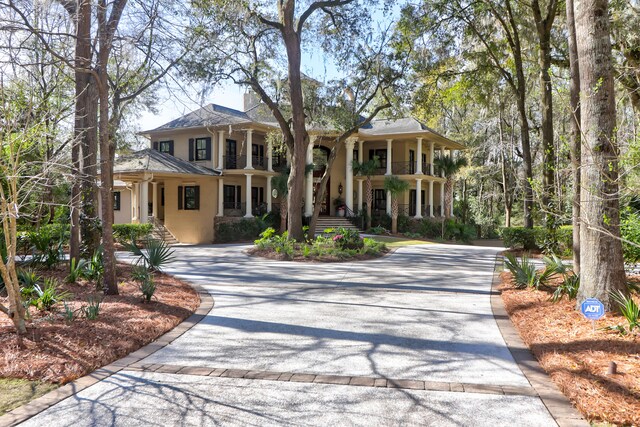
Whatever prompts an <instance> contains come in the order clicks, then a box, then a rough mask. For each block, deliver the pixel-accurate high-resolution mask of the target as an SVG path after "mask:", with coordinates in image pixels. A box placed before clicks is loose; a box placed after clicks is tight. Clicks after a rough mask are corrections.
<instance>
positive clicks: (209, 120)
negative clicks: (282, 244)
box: [114, 95, 465, 243]
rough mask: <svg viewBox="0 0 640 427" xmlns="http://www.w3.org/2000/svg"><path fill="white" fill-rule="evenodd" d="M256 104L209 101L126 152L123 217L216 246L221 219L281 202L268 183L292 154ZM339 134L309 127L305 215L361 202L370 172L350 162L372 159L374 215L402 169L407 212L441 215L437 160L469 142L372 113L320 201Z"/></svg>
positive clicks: (120, 169)
mask: <svg viewBox="0 0 640 427" xmlns="http://www.w3.org/2000/svg"><path fill="white" fill-rule="evenodd" d="M257 107H259V105H256V103H255V100H252V97H251V96H249V95H246V96H245V111H238V110H234V109H230V108H226V107H223V106H220V105H215V104H209V105H207V106H205V107H203V108H200V109H198V110H196V111H193V112H191V113H189V114H187V115H185V116H183V117H180V118H178V119H176V120H173V121H171V122H169V123H167V124H165V125H163V126H160V127H158V128H156V129H153V130H149V131H146V132H144V133H143V134H144V135H145V136H147V137H148V138H149V148H147V149H144V150H141V151H138V152H135V153H133V154H130V155H126V156H120V157H119V158H118V159H117V160H116V163H115V166H114V174H115V175H114V178H115V180H116V181H115V182H114V189H115V194H114V200H115V206H114V208H115V210H116V212H115V221H116V223H128V222H134V223H135V222H147V221H150V220H153V221H157V222H159V223H161V224H164V227H165V228H166V229H167V230H168V231H169V232H170V233H171V234H172V235H173V236H174V237H175V238H176V240H177V241H179V242H181V243H210V242H212V241H213V240H214V227H215V223H216V220H217V218H221V217H253V216H255V215H259V214H262V213H265V212H270V211H272V210H274V209H277V204H276V200H275V199H274V198H273V197H272V196H273V194H272V188H271V180H272V178H273V177H274V176H276V175H278V174H279V173H281V171H282V169H283V168H284V167H286V163H287V156H286V154H284V153H276V150H274V148H273V147H272V145H271V144H270V142H269V140H270V139H271V138H268V137H267V135H268V134H269V133H272V132H278V127H277V125H276V124H275V123H273V121H271V122H270V121H268V116H266V115H265V114H264V111H263V110H262V111H260V109H259V108H257ZM265 119H266V120H265ZM334 138H335V132H334V133H332V132H331V130H312V131H310V139H311V144H310V145H309V151H308V154H307V163H309V164H311V163H313V164H314V165H315V169H314V171H313V173H309V174H308V176H307V178H306V183H305V194H304V199H305V208H304V215H306V216H311V214H312V212H313V204H314V203H322V209H321V213H322V215H335V214H336V208H335V206H334V201H335V199H336V198H340V199H341V200H343V201H344V204H345V205H346V208H347V209H346V211H347V212H358V211H360V210H361V209H363V205H364V201H365V199H366V198H365V196H364V187H365V186H364V180H365V177H362V176H354V174H353V170H352V160H354V159H355V160H358V161H363V160H367V159H370V158H372V157H373V156H378V157H379V159H380V168H379V170H378V171H377V172H376V174H375V176H374V177H373V178H372V183H373V193H374V194H373V206H372V208H373V210H374V212H377V213H381V212H387V213H390V211H391V200H390V197H389V196H388V195H387V193H386V191H384V177H385V176H386V175H396V176H398V177H400V178H401V179H403V180H405V181H407V182H409V183H410V185H411V189H410V190H409V191H408V192H407V193H406V194H405V195H404V196H403V197H402V198H401V199H400V207H401V210H400V213H401V214H404V215H408V216H412V217H415V218H422V217H424V216H428V217H433V216H438V215H441V213H442V212H443V205H444V183H445V179H444V177H443V176H442V175H441V174H440V172H439V171H438V170H437V169H436V168H435V167H434V164H433V160H434V157H435V156H437V155H442V154H443V153H444V152H445V150H448V151H449V153H451V154H453V152H454V151H455V150H462V149H464V148H465V147H464V146H463V145H461V144H459V143H457V142H455V141H452V140H450V139H448V138H446V137H444V136H442V135H440V134H438V133H437V132H434V131H433V130H431V129H429V128H428V127H427V126H425V125H424V124H422V123H420V122H419V121H418V120H415V119H413V118H404V119H397V120H387V119H379V120H374V121H373V122H372V123H371V124H370V125H368V126H366V127H364V128H362V129H360V131H359V132H358V133H357V134H354V135H353V137H352V138H349V139H348V140H347V141H346V143H345V149H343V150H340V151H339V155H338V157H337V158H336V160H335V161H334V164H333V166H332V169H331V171H330V181H329V185H328V191H327V194H326V197H325V198H324V200H320V201H318V200H315V189H316V186H317V183H318V182H319V181H320V177H321V176H322V174H323V173H324V168H325V167H326V161H327V158H328V155H329V152H330V150H331V148H332V146H333V144H334ZM449 153H448V154H449ZM306 201H310V203H306Z"/></svg>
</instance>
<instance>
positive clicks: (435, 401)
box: [28, 245, 555, 426]
mask: <svg viewBox="0 0 640 427" xmlns="http://www.w3.org/2000/svg"><path fill="white" fill-rule="evenodd" d="M246 249H247V246H242V245H222V246H221V245H216V246H196V247H187V246H179V247H176V248H175V255H176V260H175V261H174V262H172V263H171V265H170V266H169V267H168V268H167V269H166V271H167V272H168V273H170V274H175V275H176V276H178V277H180V278H182V279H185V280H187V281H190V282H193V283H197V284H199V285H200V286H202V287H203V288H205V289H206V290H207V291H208V292H209V293H210V294H211V295H212V296H213V298H214V300H215V306H214V308H213V310H212V311H211V312H210V313H209V314H208V315H207V316H206V317H205V318H204V319H203V320H202V321H201V322H200V323H199V324H197V325H196V326H195V327H193V328H192V329H190V330H189V331H188V332H186V333H185V334H184V335H182V336H181V337H180V338H178V339H176V340H175V341H173V342H172V343H171V344H170V345H168V346H166V347H164V348H162V349H160V350H158V351H157V352H155V353H154V354H152V355H151V356H149V357H148V358H147V359H145V360H143V361H142V363H143V364H144V365H145V366H153V367H155V368H156V369H157V368H158V367H163V366H165V367H172V366H173V367H177V368H176V369H175V370H174V371H170V370H166V371H165V372H162V369H160V370H158V371H157V372H139V371H127V370H125V371H121V372H120V373H118V374H116V375H113V376H112V377H110V378H108V379H107V380H104V381H102V382H100V383H98V384H96V385H94V386H92V387H90V388H88V389H86V390H84V391H82V392H81V393H78V394H77V395H75V396H74V397H72V398H69V399H67V400H65V401H63V402H61V403H59V404H57V405H56V406H54V407H52V408H50V409H49V410H47V411H45V412H43V413H41V414H39V415H38V416H37V417H35V418H33V419H31V420H30V421H29V422H28V424H30V425H38V424H41V423H42V422H45V423H46V424H47V425H52V424H53V425H66V424H67V423H68V422H69V421H70V420H75V423H77V424H80V425H83V424H84V425H96V424H98V425H146V424H148V423H149V421H150V420H151V421H153V422H157V423H159V424H162V425H187V424H188V425H211V424H224V425H227V424H230V425H247V424H254V425H263V424H269V425H281V424H293V425H300V424H301V425H327V424H339V425H372V424H374V425H394V424H404V425H407V424H409V425H424V424H431V425H474V426H475V425H487V426H495V425H516V424H517V425H519V426H525V425H536V426H538V425H539V426H548V425H555V421H554V420H553V418H552V417H551V416H550V415H549V413H548V411H547V410H546V408H545V406H544V405H543V404H542V402H541V400H540V399H539V398H538V397H536V396H535V393H532V392H530V390H532V389H530V384H529V382H528V381H527V379H526V378H525V376H524V375H523V374H522V372H521V371H520V369H519V368H518V366H517V364H516V363H515V362H514V360H513V358H512V356H511V353H510V352H509V350H508V348H507V347H506V345H505V343H504V340H503V338H502V336H501V334H500V331H499V329H498V327H497V325H496V322H495V320H494V317H493V314H492V311H491V305H490V294H491V282H492V277H493V271H494V266H495V255H496V253H497V252H498V249H496V248H483V247H473V246H457V245H456V246H454V245H420V246H411V247H404V248H400V249H398V250H397V251H396V252H395V253H393V254H391V255H389V256H386V257H384V258H381V259H377V260H372V261H363V262H347V263H331V264H321V263H298V262H281V261H273V260H267V259H262V258H256V257H249V256H247V255H246V254H245V253H244V251H245V250H246ZM178 369H181V371H180V372H177V373H172V372H176V371H177V370H178ZM189 369H191V371H190V370H189ZM218 370H219V371H220V372H224V374H222V375H221V374H220V373H218V374H217V376H216V375H214V374H215V372H217V371H218ZM189 372H210V373H211V375H213V376H211V375H209V376H194V375H187V374H186V373H189ZM248 372H250V373H252V374H251V375H247V373H248ZM235 374H237V377H238V378H234V375H235ZM205 375H207V374H205ZM278 378H279V381H278V380H277V379H278ZM320 378H322V379H323V380H324V381H323V380H321V381H318V379H320ZM345 378H346V380H344V379H345ZM349 378H351V379H350V380H349ZM354 379H355V381H354ZM298 380H299V382H296V381H298ZM342 380H344V382H340V381H342ZM332 381H333V383H332V384H318V382H332ZM379 381H384V382H383V383H379ZM380 384H382V385H383V387H378V386H379V385H380ZM416 384H418V385H420V384H421V386H420V387H421V388H422V389H421V390H413V388H420V387H414V386H415V385H416ZM463 384H464V387H463V386H462V385H463ZM357 385H360V386H357ZM385 385H386V386H385ZM398 385H400V386H398ZM441 387H444V388H441ZM439 390H442V391H439ZM496 390H498V391H500V392H499V393H498V394H496ZM504 390H513V392H512V393H506V392H505V391H504ZM462 391H464V392H462ZM142 414H145V415H144V416H142ZM516 420H517V421H516ZM153 422H152V423H153Z"/></svg>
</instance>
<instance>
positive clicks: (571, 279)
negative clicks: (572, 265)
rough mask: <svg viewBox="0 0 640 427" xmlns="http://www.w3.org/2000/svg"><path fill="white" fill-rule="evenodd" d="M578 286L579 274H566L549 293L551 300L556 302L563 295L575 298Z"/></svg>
mask: <svg viewBox="0 0 640 427" xmlns="http://www.w3.org/2000/svg"><path fill="white" fill-rule="evenodd" d="M579 287H580V276H576V275H571V276H567V277H566V278H565V279H564V280H563V281H562V282H561V283H560V284H559V285H558V287H557V288H556V290H555V291H554V292H553V295H551V301H552V302H554V303H555V302H558V301H560V300H561V299H562V297H563V296H565V295H566V296H567V298H569V299H570V300H571V299H576V297H577V296H578V288H579Z"/></svg>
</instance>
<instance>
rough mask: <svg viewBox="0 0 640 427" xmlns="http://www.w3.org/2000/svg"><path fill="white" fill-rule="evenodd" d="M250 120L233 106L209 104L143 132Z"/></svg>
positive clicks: (230, 123)
mask: <svg viewBox="0 0 640 427" xmlns="http://www.w3.org/2000/svg"><path fill="white" fill-rule="evenodd" d="M251 122H253V120H251V118H250V117H249V116H248V115H247V113H244V112H242V111H238V110H234V109H233V108H228V107H223V106H222V105H217V104H209V105H205V106H204V107H202V108H199V109H197V110H195V111H192V112H190V113H188V114H185V115H184V116H182V117H179V118H177V119H175V120H172V121H170V122H169V123H166V124H164V125H162V126H160V127H158V128H155V129H152V130H148V131H145V132H143V133H149V132H156V131H161V130H172V129H180V128H193V127H206V126H226V125H235V124H241V123H251Z"/></svg>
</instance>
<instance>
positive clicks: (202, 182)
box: [164, 177, 218, 244]
mask: <svg viewBox="0 0 640 427" xmlns="http://www.w3.org/2000/svg"><path fill="white" fill-rule="evenodd" d="M180 185H182V186H184V185H199V186H200V209H199V210H184V209H183V210H178V186H180ZM164 196H165V208H164V224H165V227H166V228H167V229H168V230H169V231H170V232H171V233H172V234H173V235H174V236H175V237H176V239H178V241H179V242H180V243H190V244H201V243H211V242H213V233H214V230H213V227H214V218H215V215H216V209H217V203H218V183H217V179H215V178H210V177H204V178H195V179H194V178H186V179H181V178H169V179H165V184H164Z"/></svg>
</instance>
